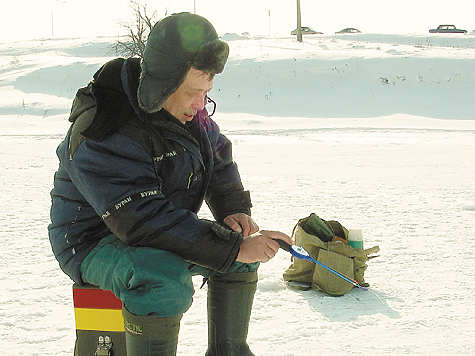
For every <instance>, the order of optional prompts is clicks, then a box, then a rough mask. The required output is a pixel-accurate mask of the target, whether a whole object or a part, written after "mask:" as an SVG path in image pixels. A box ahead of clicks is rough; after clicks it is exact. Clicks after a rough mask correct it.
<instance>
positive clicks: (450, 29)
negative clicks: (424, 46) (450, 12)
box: [429, 25, 467, 33]
mask: <svg viewBox="0 0 475 356" xmlns="http://www.w3.org/2000/svg"><path fill="white" fill-rule="evenodd" d="M429 32H430V33H467V30H461V29H459V28H457V27H455V26H454V25H439V27H437V28H433V29H431V30H429Z"/></svg>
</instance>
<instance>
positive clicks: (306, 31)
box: [290, 26, 323, 35]
mask: <svg viewBox="0 0 475 356" xmlns="http://www.w3.org/2000/svg"><path fill="white" fill-rule="evenodd" d="M297 31H298V29H297V28H296V29H295V30H293V31H292V32H290V34H291V35H296V34H297ZM302 35H323V32H318V31H315V30H314V29H313V28H311V27H304V26H302Z"/></svg>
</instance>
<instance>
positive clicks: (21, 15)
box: [0, 0, 475, 43]
mask: <svg viewBox="0 0 475 356" xmlns="http://www.w3.org/2000/svg"><path fill="white" fill-rule="evenodd" d="M3 2H4V5H3V6H2V11H1V13H0V42H3V43H5V42H12V41H17V40H28V39H43V38H64V37H95V36H115V35H118V34H119V33H120V32H121V30H122V28H121V27H120V26H118V21H120V20H122V21H128V20H130V19H131V14H132V12H131V10H130V0H100V1H97V0H14V1H8V3H7V4H5V2H6V0H3ZM141 3H148V9H150V10H151V11H152V10H157V14H158V15H159V16H160V17H163V16H164V15H165V14H167V13H168V14H171V13H174V12H181V11H189V12H194V11H195V8H196V13H198V14H200V15H202V16H204V17H206V18H207V19H208V20H210V22H211V23H212V24H213V25H214V26H215V27H216V30H217V32H218V33H219V34H224V33H237V34H241V33H243V32H249V33H250V34H251V35H265V36H268V35H271V36H286V35H289V33H290V31H292V30H293V29H294V28H296V23H297V20H296V13H297V10H296V8H297V5H296V4H297V1H296V0H259V1H256V0H239V1H238V0H234V1H228V0H173V1H172V0H161V1H141ZM300 3H301V12H302V26H309V27H312V28H314V29H316V30H318V31H321V32H324V33H327V34H331V33H334V32H335V31H339V30H341V29H343V28H346V27H355V28H358V29H359V30H361V31H363V32H372V33H422V34H425V33H428V30H429V29H430V28H434V27H437V26H438V25H439V24H443V23H447V24H454V25H456V26H457V27H459V28H462V29H465V30H467V31H468V32H471V31H473V30H475V20H474V19H473V14H474V13H475V1H473V0H459V1H457V2H455V3H453V4H451V5H450V6H448V5H447V4H444V6H441V5H440V2H434V1H433V0H398V1H381V0H360V1H355V0H339V1H320V0H301V1H300ZM269 14H270V16H269Z"/></svg>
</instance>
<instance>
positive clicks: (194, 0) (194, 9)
mask: <svg viewBox="0 0 475 356" xmlns="http://www.w3.org/2000/svg"><path fill="white" fill-rule="evenodd" d="M193 13H194V14H196V0H193Z"/></svg>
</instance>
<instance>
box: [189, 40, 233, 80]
mask: <svg viewBox="0 0 475 356" xmlns="http://www.w3.org/2000/svg"><path fill="white" fill-rule="evenodd" d="M228 56H229V46H228V44H227V43H226V42H224V41H221V40H218V39H216V40H214V41H211V42H207V43H205V44H204V45H203V46H201V48H200V49H199V50H198V51H197V52H196V54H195V56H194V58H193V60H192V62H191V66H192V67H193V68H195V69H197V70H201V71H203V72H207V73H210V74H219V73H221V72H222V71H223V70H224V65H225V64H226V61H227V59H228Z"/></svg>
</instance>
